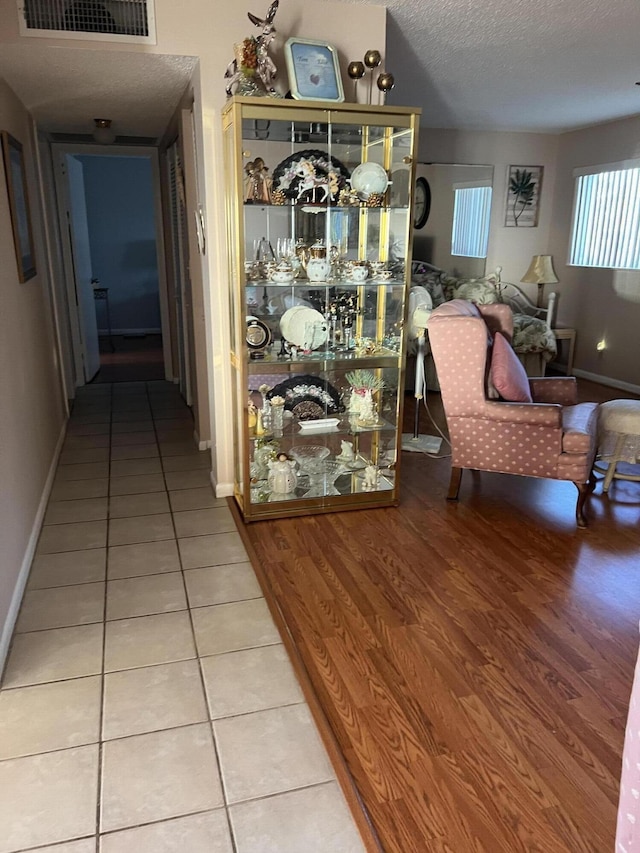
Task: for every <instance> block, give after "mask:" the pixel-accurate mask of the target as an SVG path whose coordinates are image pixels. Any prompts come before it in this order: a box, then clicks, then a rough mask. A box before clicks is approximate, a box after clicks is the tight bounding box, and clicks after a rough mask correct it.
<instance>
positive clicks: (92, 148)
mask: <svg viewBox="0 0 640 853" xmlns="http://www.w3.org/2000/svg"><path fill="white" fill-rule="evenodd" d="M67 154H71V155H75V156H80V155H87V154H88V155H97V156H103V157H104V156H107V157H147V158H148V159H149V160H150V162H151V180H152V189H153V208H154V211H153V212H154V222H155V237H156V258H157V265H158V296H159V301H160V329H161V333H162V356H163V360H164V374H165V379H167V380H168V381H169V382H173V381H174V371H173V358H172V352H171V338H170V334H171V333H170V329H169V298H168V293H167V274H166V266H165V263H166V262H165V243H164V233H163V222H162V201H161V189H160V186H161V184H160V182H161V178H160V158H159V151H158V149H157V148H155V147H151V146H142V145H136V146H133V145H93V144H84V143H66V142H52V143H51V159H52V161H53V169H54V176H55V185H56V199H57V209H58V221H59V231H60V238H61V242H62V260H63V266H64V274H65V281H66V293H67V303H68V308H69V325H70V328H71V342H72V347H73V365H74V372H75V383H76V388H77V387H80V386H81V385H84V384H85V381H84V369H83V366H82V352H83V348H82V336H81V333H80V321H79V317H78V310H77V305H76V295H75V279H74V274H73V254H72V246H71V238H70V236H69V228H68V224H67V211H68V209H69V186H68V181H67V175H66V169H65V168H64V160H65V157H66V156H67Z"/></svg>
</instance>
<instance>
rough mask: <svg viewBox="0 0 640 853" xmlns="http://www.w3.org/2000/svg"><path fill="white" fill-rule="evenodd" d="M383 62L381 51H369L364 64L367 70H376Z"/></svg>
mask: <svg viewBox="0 0 640 853" xmlns="http://www.w3.org/2000/svg"><path fill="white" fill-rule="evenodd" d="M381 62H382V56H381V54H380V51H379V50H368V51H367V52H366V53H365V55H364V64H365V65H366V66H367V68H370V69H372V70H373V69H374V68H377V67H378V65H380V63H381Z"/></svg>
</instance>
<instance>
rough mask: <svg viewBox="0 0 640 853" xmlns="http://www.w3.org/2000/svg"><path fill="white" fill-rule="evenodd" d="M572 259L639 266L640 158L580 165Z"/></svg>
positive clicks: (618, 266) (586, 264)
mask: <svg viewBox="0 0 640 853" xmlns="http://www.w3.org/2000/svg"><path fill="white" fill-rule="evenodd" d="M574 175H575V176H576V191H575V202H574V211H573V234H572V237H571V253H570V256H569V263H570V264H572V265H574V266H579V267H613V268H615V269H632V270H637V269H640V161H639V160H631V161H626V162H623V163H612V164H610V165H608V166H595V167H592V168H590V169H588V170H587V169H577V170H576V171H575V172H574Z"/></svg>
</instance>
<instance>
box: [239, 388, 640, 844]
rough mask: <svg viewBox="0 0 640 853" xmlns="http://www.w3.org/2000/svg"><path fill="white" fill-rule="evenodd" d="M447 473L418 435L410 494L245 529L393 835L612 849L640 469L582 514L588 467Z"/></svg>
mask: <svg viewBox="0 0 640 853" xmlns="http://www.w3.org/2000/svg"><path fill="white" fill-rule="evenodd" d="M581 394H582V396H583V397H586V398H587V399H613V398H616V397H618V396H627V395H624V394H620V393H618V392H616V391H615V390H613V391H612V389H604V390H602V389H601V388H598V387H597V386H588V385H586V384H584V383H582V387H581ZM598 395H599V396H598ZM432 398H434V400H435V402H434V400H432ZM429 399H430V402H432V403H433V404H434V406H435V407H436V409H437V402H438V398H437V396H436V395H429ZM408 408H409V409H410V408H411V407H410V406H408ZM411 418H412V413H411V411H408V412H407V423H411ZM409 428H410V427H409ZM421 431H422V432H430V431H432V428H429V425H428V424H427V423H426V421H425V422H424V423H423V424H422V426H421ZM448 474H449V462H448V460H447V459H439V460H434V459H430V458H426V457H424V456H422V455H421V454H408V453H405V454H404V455H403V468H402V490H401V505H400V506H399V507H398V508H393V509H383V510H368V511H367V510H365V511H358V512H345V513H335V514H330V515H322V516H309V517H305V518H296V519H285V520H278V521H266V522H259V523H255V524H253V525H248V526H245V527H244V528H243V535H244V536H245V537H246V540H247V542H248V543H249V544H250V546H251V548H252V550H253V552H254V554H255V559H256V563H257V568H258V570H259V571H260V573H261V574H262V577H263V580H264V583H265V585H266V587H267V592H268V594H269V596H270V597H271V599H272V602H273V605H274V607H275V608H277V609H278V610H279V612H280V613H281V614H282V617H283V618H284V620H285V622H286V625H287V629H288V631H289V633H290V637H291V639H292V641H293V642H294V643H295V645H296V648H297V652H298V653H299V656H300V658H301V660H302V662H303V664H304V667H305V669H306V672H307V674H308V677H309V679H310V682H311V684H312V685H313V689H314V691H315V694H316V696H317V698H318V701H319V703H320V705H321V707H322V709H323V711H324V714H325V715H326V718H327V719H328V721H329V724H330V726H331V729H332V731H333V735H334V736H335V739H336V741H337V744H338V746H339V748H340V750H341V752H342V755H343V757H344V760H345V762H346V764H347V766H348V768H349V771H350V773H351V775H352V777H353V780H354V781H355V784H356V786H357V789H358V791H359V794H360V796H361V798H362V801H363V803H364V807H365V808H366V810H367V812H368V815H369V817H370V819H371V821H372V823H373V826H374V827H375V830H376V832H377V834H378V837H379V839H380V845H381V847H382V849H383V850H384V851H386V853H422V851H429V853H431V851H433V853H520V851H522V853H524V851H527V853H529V851H532V853H533V851H535V853H610V851H612V850H613V841H614V830H615V816H616V808H617V800H618V779H619V772H620V760H621V753H622V743H623V736H624V725H625V718H626V712H627V705H628V699H629V692H630V688H631V681H632V675H633V668H634V663H635V657H636V654H637V650H638V620H639V618H640V559H639V554H640V485H639V484H637V483H629V482H622V481H618V482H616V483H614V485H612V488H611V491H610V494H609V497H607V496H605V495H603V494H602V485H601V480H600V483H599V485H598V486H597V488H596V491H595V493H594V495H593V496H592V498H591V500H590V503H589V507H588V510H589V522H590V526H589V528H588V529H587V530H578V529H577V528H576V527H575V522H574V508H575V500H576V490H575V487H574V486H573V485H572V484H571V483H560V482H553V481H546V480H540V481H538V480H533V479H526V478H520V477H513V476H508V475H499V474H485V473H481V474H477V475H475V476H472V475H471V474H469V473H466V474H465V477H464V478H463V483H462V488H461V493H460V501H459V503H458V504H448V503H447V502H446V501H445V494H446V486H447V483H448ZM369 846H370V848H371V849H373V847H372V846H371V843H370V845H369ZM328 853H329V852H328Z"/></svg>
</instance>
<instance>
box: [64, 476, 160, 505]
mask: <svg viewBox="0 0 640 853" xmlns="http://www.w3.org/2000/svg"><path fill="white" fill-rule="evenodd" d="M162 487H163V488H164V482H163V486H162ZM108 494H109V480H108V479H107V478H106V477H100V478H99V479H97V480H63V481H62V482H55V483H54V484H53V488H52V490H51V495H50V496H49V499H50V500H52V501H72V500H82V499H83V498H101V497H104V496H105V495H108Z"/></svg>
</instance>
